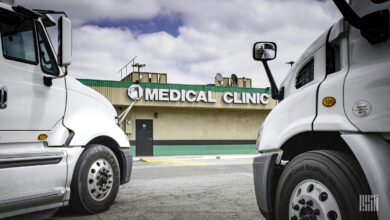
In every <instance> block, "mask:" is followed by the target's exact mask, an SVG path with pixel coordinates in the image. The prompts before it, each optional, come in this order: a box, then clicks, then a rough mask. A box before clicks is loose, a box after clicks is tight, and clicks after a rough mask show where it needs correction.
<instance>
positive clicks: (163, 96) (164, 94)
mask: <svg viewBox="0 0 390 220" xmlns="http://www.w3.org/2000/svg"><path fill="white" fill-rule="evenodd" d="M168 93H169V90H168V89H160V90H158V100H159V101H169V95H168Z"/></svg>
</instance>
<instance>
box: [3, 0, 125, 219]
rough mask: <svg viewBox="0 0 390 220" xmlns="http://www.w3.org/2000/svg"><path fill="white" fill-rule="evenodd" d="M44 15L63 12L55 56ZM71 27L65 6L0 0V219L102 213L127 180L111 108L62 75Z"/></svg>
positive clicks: (121, 139) (51, 23)
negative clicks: (62, 210)
mask: <svg viewBox="0 0 390 220" xmlns="http://www.w3.org/2000/svg"><path fill="white" fill-rule="evenodd" d="M50 14H57V15H58V14H59V15H61V16H60V17H59V19H58V31H59V36H58V40H59V42H58V52H57V56H56V53H55V50H54V48H53V46H52V44H51V42H50V40H49V37H48V33H47V31H46V28H47V27H51V26H55V25H56V22H55V20H54V19H53V17H52V16H50ZM71 32H72V28H71V22H70V20H69V19H68V18H67V16H66V14H65V13H64V12H56V11H48V10H29V9H26V8H24V7H21V6H14V5H13V1H12V0H1V1H0V34H1V44H0V48H1V49H0V51H1V54H2V55H0V218H4V217H9V216H15V215H21V214H25V213H32V212H39V211H42V210H46V213H49V212H54V211H55V210H56V209H57V208H58V207H62V206H66V205H68V204H70V205H71V207H72V208H74V209H77V210H79V211H81V212H84V213H88V214H93V213H98V212H101V211H105V210H107V209H108V208H109V207H110V206H111V204H112V203H113V202H114V200H115V198H116V196H117V193H118V189H119V185H120V184H125V183H127V182H128V181H129V180H130V174H131V169H132V154H131V151H130V143H129V140H128V138H127V136H126V135H125V134H124V132H123V131H122V130H121V128H120V127H119V126H118V125H119V123H118V118H117V113H116V111H115V109H114V108H113V106H112V105H111V103H110V102H109V101H108V100H107V99H105V98H104V97H103V96H102V95H100V94H99V93H97V92H96V91H94V90H92V89H90V88H88V87H86V86H84V85H82V84H81V83H80V82H78V81H77V80H75V79H74V78H72V77H69V76H67V67H68V66H69V65H70V63H71V42H72V39H71V35H72V33H71ZM62 68H63V69H62ZM47 210H48V211H47ZM39 213H43V212H39ZM39 213H37V214H39Z"/></svg>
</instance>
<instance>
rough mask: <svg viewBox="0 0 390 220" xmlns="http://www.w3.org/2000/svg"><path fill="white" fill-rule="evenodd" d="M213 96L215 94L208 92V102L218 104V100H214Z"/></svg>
mask: <svg viewBox="0 0 390 220" xmlns="http://www.w3.org/2000/svg"><path fill="white" fill-rule="evenodd" d="M212 94H213V93H212V92H211V91H208V92H207V101H208V102H212V103H215V102H217V100H216V99H213V96H212Z"/></svg>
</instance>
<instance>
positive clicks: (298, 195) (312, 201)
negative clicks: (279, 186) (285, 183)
mask: <svg viewBox="0 0 390 220" xmlns="http://www.w3.org/2000/svg"><path fill="white" fill-rule="evenodd" d="M289 204H290V207H289V218H290V219H291V220H341V213H340V209H339V206H338V204H337V202H336V199H335V197H334V196H333V194H332V193H331V192H330V190H329V189H328V188H327V187H326V186H325V185H323V184H322V183H320V182H319V181H316V180H311V179H309V180H304V181H302V182H300V183H299V184H298V185H297V186H296V187H295V189H294V191H293V193H292V194H291V197H290V203H289Z"/></svg>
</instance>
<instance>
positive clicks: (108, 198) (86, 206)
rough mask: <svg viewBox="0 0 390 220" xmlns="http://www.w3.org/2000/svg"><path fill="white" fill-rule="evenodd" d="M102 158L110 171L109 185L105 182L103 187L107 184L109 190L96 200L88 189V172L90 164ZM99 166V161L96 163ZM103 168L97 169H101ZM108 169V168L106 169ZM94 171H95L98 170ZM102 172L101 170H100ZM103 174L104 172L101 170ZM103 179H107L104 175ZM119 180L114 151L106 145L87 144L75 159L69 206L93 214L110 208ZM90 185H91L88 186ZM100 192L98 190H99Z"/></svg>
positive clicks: (94, 163)
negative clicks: (100, 198)
mask: <svg viewBox="0 0 390 220" xmlns="http://www.w3.org/2000/svg"><path fill="white" fill-rule="evenodd" d="M101 160H103V161H104V162H105V167H107V165H106V162H108V163H109V165H110V167H111V169H110V170H111V171H110V172H109V175H111V177H110V178H112V179H110V180H111V183H110V184H111V185H108V184H106V185H105V187H107V186H109V187H110V190H109V191H108V190H107V191H106V192H107V194H106V195H105V196H102V198H103V197H105V198H104V199H102V200H101V201H98V200H97V199H96V198H94V197H93V195H91V193H90V192H89V190H88V184H90V183H89V181H90V179H91V178H90V177H88V174H89V172H90V169H91V167H92V166H96V163H97V162H96V161H101ZM97 164H99V166H100V163H97ZM102 169H103V168H99V169H98V170H99V171H100V170H101V171H102ZM106 170H108V169H106ZM99 171H95V172H99ZM95 172H94V173H95ZM102 172H103V171H102ZM103 174H105V172H103ZM105 179H106V180H107V178H106V176H105ZM119 181H120V170H119V165H118V161H117V159H116V157H115V155H114V153H113V152H112V151H111V150H110V149H109V148H107V147H105V146H103V145H97V144H93V145H90V146H87V149H85V150H84V152H83V153H82V155H81V156H80V158H79V160H78V161H77V164H76V167H75V169H74V173H73V179H72V184H71V197H70V206H71V208H72V209H73V210H75V211H77V212H80V213H83V214H95V213H99V212H104V211H106V210H108V209H109V208H110V206H111V205H112V204H113V203H114V201H115V198H116V196H117V194H118V189H119ZM89 187H91V186H89ZM99 192H100V191H99Z"/></svg>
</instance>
